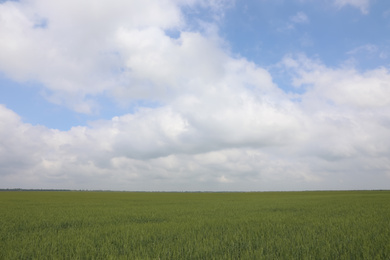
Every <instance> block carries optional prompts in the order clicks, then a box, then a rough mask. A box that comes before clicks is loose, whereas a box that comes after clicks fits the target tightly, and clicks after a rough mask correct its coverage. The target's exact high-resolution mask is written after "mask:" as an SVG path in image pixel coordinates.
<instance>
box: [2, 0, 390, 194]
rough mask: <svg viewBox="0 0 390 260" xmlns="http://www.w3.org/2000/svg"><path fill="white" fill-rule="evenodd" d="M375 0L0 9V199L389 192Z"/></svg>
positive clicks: (183, 1)
mask: <svg viewBox="0 0 390 260" xmlns="http://www.w3.org/2000/svg"><path fill="white" fill-rule="evenodd" d="M389 69H390V2H389V1H388V0H272V1H271V0H241V1H240V0H236V1H234V0H214V1H213V0H211V1H207V0H143V1H138V0H110V1H103V0H102V1H93V0H83V1H76V0H56V1H51V0H20V1H7V0H5V1H4V0H1V1H0V188H34V189H83V190H94V189H101V190H127V191H287V190H294V191H299V190H357V189H359V190H360V189H363V190H365V189H389V188H390V71H389Z"/></svg>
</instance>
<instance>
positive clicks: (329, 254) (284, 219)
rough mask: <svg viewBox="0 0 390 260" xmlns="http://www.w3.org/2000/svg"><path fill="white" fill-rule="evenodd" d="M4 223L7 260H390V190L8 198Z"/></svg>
mask: <svg viewBox="0 0 390 260" xmlns="http://www.w3.org/2000/svg"><path fill="white" fill-rule="evenodd" d="M0 220H1V221H0V259H390V191H337V192H336V191H327V192H259V193H141V192H140V193H138V192H73V191H68V192H59V191H52V192H44V191H40V192H37V191H31V192H26V191H20V192H15V191H13V192H11V191H3V192H0Z"/></svg>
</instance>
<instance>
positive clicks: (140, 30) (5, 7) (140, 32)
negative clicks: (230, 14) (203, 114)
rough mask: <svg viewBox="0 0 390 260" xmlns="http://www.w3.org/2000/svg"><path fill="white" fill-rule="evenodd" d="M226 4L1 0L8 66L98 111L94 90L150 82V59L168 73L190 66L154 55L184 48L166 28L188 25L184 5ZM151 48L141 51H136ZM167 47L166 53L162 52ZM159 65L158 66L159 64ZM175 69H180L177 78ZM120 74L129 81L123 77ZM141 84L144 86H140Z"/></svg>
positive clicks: (19, 76)
mask: <svg viewBox="0 0 390 260" xmlns="http://www.w3.org/2000/svg"><path fill="white" fill-rule="evenodd" d="M225 2H226V3H225ZM224 4H227V1H218V2H212V3H211V4H210V5H208V4H206V2H202V1H201V2H197V1H190V0H189V1H173V0H172V1H171V0H164V1H158V2H155V1H142V3H140V2H139V1H122V0H115V1H110V2H104V1H99V2H96V1H84V2H83V3H80V2H78V1H56V3H53V2H51V1H45V0H34V1H27V2H13V1H7V2H5V3H2V4H0V17H1V21H2V22H1V23H0V70H1V71H2V72H3V73H5V74H6V75H8V76H9V77H11V78H13V79H14V80H18V81H25V80H34V81H37V82H39V83H42V84H43V85H44V87H45V88H46V91H45V96H46V97H47V99H48V100H49V101H51V102H54V103H57V104H62V105H66V106H68V107H69V108H71V109H74V110H75V111H77V112H81V113H92V112H94V111H96V110H97V109H98V104H97V103H96V102H94V101H93V100H94V97H96V96H97V95H102V94H103V93H107V92H111V91H113V90H114V91H115V89H116V86H117V85H121V83H123V82H130V85H132V86H133V85H135V86H134V87H135V88H136V89H141V88H147V86H145V82H143V80H144V79H143V78H142V77H143V76H145V77H147V76H149V75H147V74H142V73H145V68H144V67H143V66H149V65H151V66H152V67H153V65H155V66H160V65H167V66H168V68H167V69H169V70H170V72H169V71H168V73H172V69H174V67H173V66H181V65H183V64H182V62H181V61H177V62H176V63H175V62H174V61H173V64H166V61H165V64H161V63H158V60H157V61H154V60H153V59H154V58H157V59H158V57H155V56H157V55H162V56H161V57H160V58H166V56H164V55H169V52H165V51H171V52H172V53H173V54H175V55H178V54H182V53H180V51H179V50H176V49H178V48H180V46H181V45H180V44H178V43H174V39H171V38H169V37H168V36H166V34H165V31H167V30H183V29H184V28H186V26H188V25H187V23H186V21H185V19H184V17H183V14H182V11H181V7H182V6H188V7H190V8H191V7H194V6H196V5H201V6H203V7H204V8H206V6H211V8H212V9H213V10H219V9H222V7H221V6H223V5H224ZM215 12H217V11H215ZM218 12H220V11H218ZM134 37H141V38H140V39H137V38H134ZM142 37H143V40H142ZM149 37H150V38H149ZM185 37H187V38H188V37H189V38H191V37H192V38H193V40H192V39H189V40H186V39H185ZM196 37H198V38H197V39H199V36H196V33H192V34H191V33H189V34H184V35H183V36H182V37H181V39H182V40H183V43H184V44H186V43H189V44H196V43H197V42H196V40H197V39H196ZM145 40H146V41H149V42H145ZM151 40H155V41H157V42H152V41H151ZM160 40H161V41H162V42H165V44H166V45H165V46H162V47H161V48H158V49H156V50H154V53H151V54H147V53H146V51H147V50H150V48H154V47H156V45H158V44H159V43H160V42H158V41H160ZM131 41H133V42H131ZM148 44H149V45H148ZM137 45H138V46H137ZM144 45H145V46H144ZM179 45H180V46H179ZM143 47H145V48H144V49H143V51H142V52H141V53H140V54H138V53H134V51H139V50H140V48H143ZM148 47H149V49H148ZM165 47H166V48H168V49H164V48H165ZM186 47H187V46H182V48H181V52H185V51H186V50H185V48H186ZM189 47H191V45H190V46H189ZM137 48H138V49H137ZM199 49H200V48H199ZM199 49H198V50H199ZM159 50H161V51H162V52H164V53H161V52H160V53H159ZM190 51H191V50H190ZM156 52H157V53H156ZM187 54H188V55H189V57H186V58H193V57H194V56H191V55H196V53H187ZM133 55H134V57H133ZM153 55H154V57H152V56H153ZM204 55H207V53H205V54H204ZM195 57H196V56H195ZM176 58H177V57H176ZM134 59H135V60H136V61H137V60H138V61H139V60H141V61H142V60H144V61H145V63H144V64H143V63H141V62H140V63H137V67H135V65H134V64H132V62H133V61H134ZM191 65H192V64H188V65H187V67H190V66H191ZM124 69H125V70H126V69H128V70H132V71H134V73H135V74H137V75H136V77H135V78H133V76H134V75H133V74H131V75H129V74H126V73H125V72H126V71H125V72H124ZM153 69H155V70H154V71H153V72H155V73H156V72H157V70H156V69H157V68H153ZM158 69H160V70H161V69H162V67H159V68H158ZM206 69H207V67H205V68H204V69H203V70H204V71H206ZM121 72H122V73H121ZM118 74H120V75H118ZM160 74H164V71H162V72H160ZM120 76H122V77H120ZM156 76H158V75H156ZM173 76H176V75H171V76H170V77H171V78H172V77H173ZM140 77H141V79H140ZM165 77H169V75H166V76H165ZM118 78H121V79H122V81H120V82H118V81H117V79H118ZM156 80H159V78H157V79H156ZM162 80H164V79H162ZM140 81H141V82H140ZM161 84H164V82H162V83H161ZM137 85H142V86H140V87H138V88H137ZM136 97H137V96H136ZM136 97H135V98H136Z"/></svg>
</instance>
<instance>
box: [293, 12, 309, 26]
mask: <svg viewBox="0 0 390 260" xmlns="http://www.w3.org/2000/svg"><path fill="white" fill-rule="evenodd" d="M290 20H291V22H293V23H295V24H300V23H308V22H309V18H308V17H307V15H306V14H305V13H304V12H298V13H297V14H296V15H294V16H292V17H291V18H290Z"/></svg>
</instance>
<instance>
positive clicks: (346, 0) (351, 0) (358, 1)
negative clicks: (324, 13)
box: [334, 0, 370, 14]
mask: <svg viewBox="0 0 390 260" xmlns="http://www.w3.org/2000/svg"><path fill="white" fill-rule="evenodd" d="M334 4H335V5H336V6H337V7H339V8H342V7H344V6H347V5H350V6H353V7H356V8H358V9H360V11H361V12H362V13H363V14H368V12H369V7H370V0H334Z"/></svg>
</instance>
